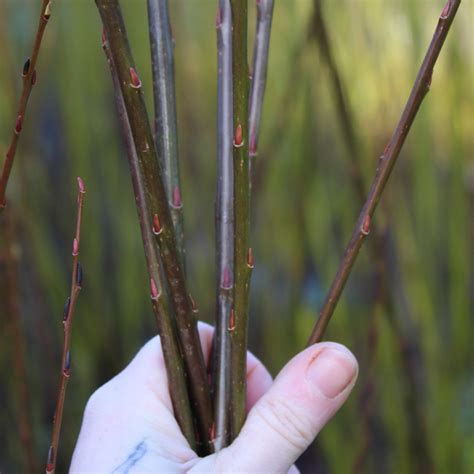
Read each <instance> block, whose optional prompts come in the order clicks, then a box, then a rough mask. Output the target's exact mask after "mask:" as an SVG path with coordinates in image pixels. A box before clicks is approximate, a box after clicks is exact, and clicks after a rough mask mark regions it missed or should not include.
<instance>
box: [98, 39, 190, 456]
mask: <svg viewBox="0 0 474 474" xmlns="http://www.w3.org/2000/svg"><path fill="white" fill-rule="evenodd" d="M102 46H103V48H104V52H105V55H106V57H107V62H108V63H109V67H110V73H111V75H112V81H113V86H114V96H115V106H116V108H117V115H118V118H119V122H120V126H121V131H122V136H123V138H124V141H125V148H126V151H127V157H128V163H129V167H130V174H131V176H132V185H133V192H134V194H135V197H136V199H135V201H136V205H137V213H138V221H139V224H140V229H141V235H142V242H143V248H144V250H145V259H146V264H147V268H148V276H149V279H150V289H152V290H153V291H152V293H153V292H154V289H155V288H151V287H152V286H153V283H154V285H155V287H156V292H157V293H158V296H156V294H151V303H152V307H153V312H154V315H155V320H156V323H157V326H158V333H159V335H160V340H161V345H162V348H163V356H164V360H165V366H166V372H167V375H168V385H169V389H170V395H171V401H172V403H173V410H174V415H175V418H176V420H177V422H178V424H179V426H180V428H181V431H182V432H183V434H184V436H185V438H186V440H187V441H188V443H189V445H190V446H191V448H192V449H194V450H195V449H196V448H197V445H196V436H195V429H194V421H193V416H192V412H191V404H190V401H189V396H188V390H187V383H186V373H185V369H184V362H183V358H182V354H181V350H180V347H179V342H178V339H177V334H176V327H175V322H174V315H173V313H172V311H173V308H172V304H171V301H170V300H169V294H168V291H167V287H166V280H165V277H164V275H163V269H162V265H161V261H160V257H159V254H158V249H157V246H156V242H155V236H154V234H153V227H152V223H151V222H150V219H149V218H148V216H149V211H148V208H147V201H146V199H145V196H144V193H143V191H144V190H143V188H142V187H140V186H139V184H138V181H139V178H138V176H139V174H140V164H139V161H138V158H137V153H136V150H135V143H134V141H133V136H132V132H131V130H130V123H129V121H128V116H127V111H126V109H125V104H124V101H123V96H122V91H121V89H120V83H119V79H118V76H117V71H116V69H115V65H114V63H113V60H112V57H111V54H110V49H109V46H108V42H107V39H106V37H105V35H104V38H103V43H102ZM151 282H153V283H151Z"/></svg>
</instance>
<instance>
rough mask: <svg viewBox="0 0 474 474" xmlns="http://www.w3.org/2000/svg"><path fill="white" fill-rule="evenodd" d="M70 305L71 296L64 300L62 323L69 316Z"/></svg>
mask: <svg viewBox="0 0 474 474" xmlns="http://www.w3.org/2000/svg"><path fill="white" fill-rule="evenodd" d="M70 307H71V298H70V297H68V298H67V300H66V302H65V303H64V310H63V323H65V322H66V321H67V318H68V316H69V308H70Z"/></svg>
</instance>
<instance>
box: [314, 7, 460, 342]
mask: <svg viewBox="0 0 474 474" xmlns="http://www.w3.org/2000/svg"><path fill="white" fill-rule="evenodd" d="M460 3H461V0H448V2H447V3H446V5H445V7H444V8H443V11H442V12H441V15H440V18H439V21H438V25H437V27H436V29H435V32H434V35H433V39H432V40H431V43H430V46H429V48H428V51H427V53H426V56H425V58H424V60H423V63H422V65H421V67H420V70H419V72H418V75H417V77H416V80H415V84H414V86H413V89H412V91H411V94H410V97H409V99H408V102H407V104H406V106H405V109H404V111H403V113H402V116H401V118H400V121H399V123H398V125H397V128H396V129H395V131H394V133H393V135H392V138H391V139H390V142H389V143H388V145H387V147H386V148H385V150H384V152H383V154H382V156H381V157H380V158H379V161H378V166H377V172H376V175H375V178H374V180H373V182H372V186H371V189H370V191H369V195H368V197H367V200H366V202H365V204H364V207H363V208H362V212H361V214H360V216H359V219H358V221H357V224H356V227H355V229H354V231H353V233H352V237H351V240H350V242H349V244H348V246H347V247H346V250H345V252H344V256H343V258H342V261H341V264H340V266H339V269H338V271H337V274H336V277H335V279H334V281H333V283H332V285H331V288H330V290H329V292H328V295H327V297H326V300H325V302H324V305H323V308H322V310H321V312H320V314H319V319H318V321H317V323H316V325H315V327H314V329H313V332H312V334H311V337H310V338H309V341H308V344H314V343H315V342H318V341H320V340H321V338H322V336H323V334H324V331H325V329H326V327H327V325H328V324H329V321H330V319H331V316H332V314H333V312H334V309H335V307H336V305H337V302H338V301H339V297H340V296H341V293H342V290H343V289H344V286H345V283H346V281H347V279H348V277H349V274H350V272H351V269H352V267H353V265H354V262H355V259H356V257H357V254H358V253H359V250H360V248H361V246H362V243H363V242H364V240H365V238H366V237H367V235H368V234H369V232H370V223H371V219H372V216H373V214H374V212H375V209H376V207H377V204H378V202H379V200H380V197H381V195H382V193H383V190H384V189H385V185H386V183H387V181H388V179H389V177H390V173H391V171H392V169H393V167H394V165H395V162H396V160H397V158H398V155H399V153H400V150H401V148H402V146H403V143H404V142H405V138H406V137H407V135H408V132H409V131H410V127H411V125H412V123H413V121H414V119H415V117H416V114H417V112H418V109H419V107H420V105H421V103H422V101H423V99H424V97H425V96H426V93H427V92H428V90H429V87H430V83H431V77H432V74H433V67H434V65H435V63H436V60H437V58H438V56H439V53H440V51H441V48H442V46H443V44H444V41H445V39H446V36H447V34H448V31H449V28H450V26H451V24H452V22H453V19H454V17H455V15H456V12H457V10H458V8H459V5H460Z"/></svg>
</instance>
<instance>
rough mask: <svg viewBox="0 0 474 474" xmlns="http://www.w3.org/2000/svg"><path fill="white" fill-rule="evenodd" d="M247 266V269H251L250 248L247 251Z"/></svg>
mask: <svg viewBox="0 0 474 474" xmlns="http://www.w3.org/2000/svg"><path fill="white" fill-rule="evenodd" d="M247 266H248V267H249V268H253V252H252V248H251V247H249V249H248V251H247Z"/></svg>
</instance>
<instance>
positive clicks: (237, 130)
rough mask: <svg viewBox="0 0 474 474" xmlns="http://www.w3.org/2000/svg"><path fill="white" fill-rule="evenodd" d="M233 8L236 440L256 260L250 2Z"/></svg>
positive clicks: (239, 1)
mask: <svg viewBox="0 0 474 474" xmlns="http://www.w3.org/2000/svg"><path fill="white" fill-rule="evenodd" d="M231 7H232V75H233V83H232V88H233V93H232V101H233V114H234V134H233V135H234V311H233V312H232V317H231V318H230V321H229V332H230V335H231V340H232V349H231V350H232V353H231V359H232V374H231V404H232V416H231V438H232V439H234V438H235V437H236V436H237V434H238V433H239V432H240V429H241V428H242V425H243V423H244V421H245V398H246V362H247V361H246V357H247V331H248V310H249V285H250V277H251V273H252V268H253V257H252V250H251V249H250V247H249V231H250V170H249V155H248V103H249V71H248V64H247V29H248V18H247V0H231Z"/></svg>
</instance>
